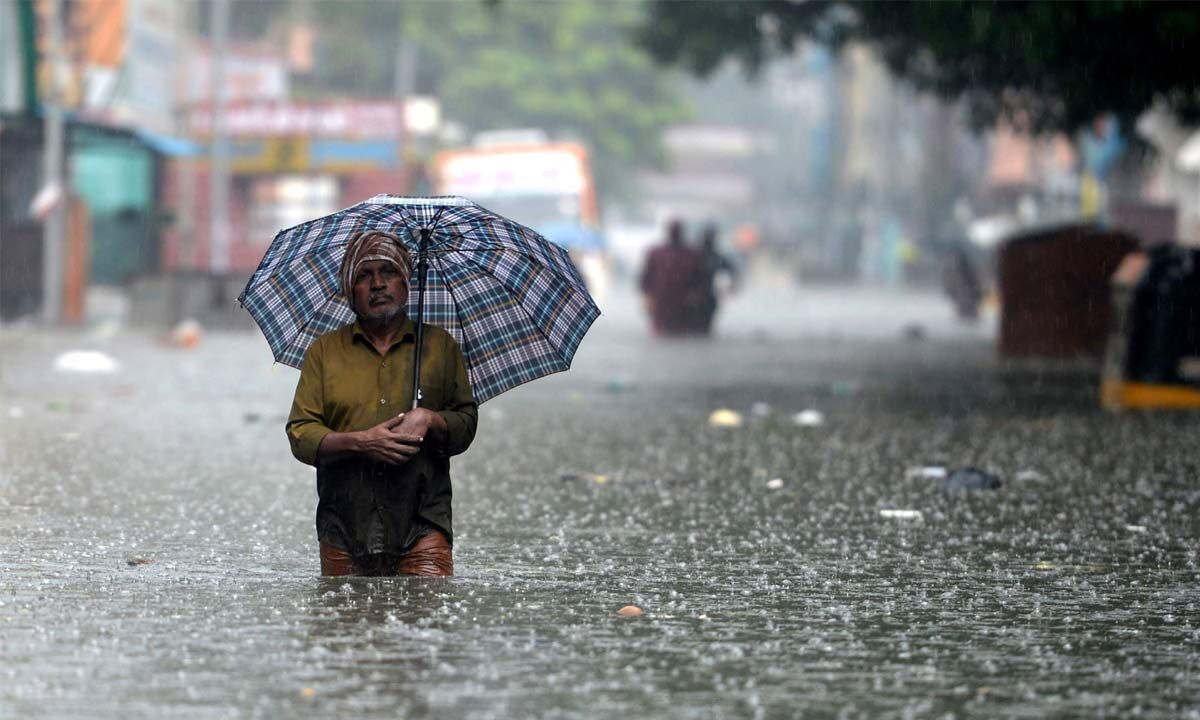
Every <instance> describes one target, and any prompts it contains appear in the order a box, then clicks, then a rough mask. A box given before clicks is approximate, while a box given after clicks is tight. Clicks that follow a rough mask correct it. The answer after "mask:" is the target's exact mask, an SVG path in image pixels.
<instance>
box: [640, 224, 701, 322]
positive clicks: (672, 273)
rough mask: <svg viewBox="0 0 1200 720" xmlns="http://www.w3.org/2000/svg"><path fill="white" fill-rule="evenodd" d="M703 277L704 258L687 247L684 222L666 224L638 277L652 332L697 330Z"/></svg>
mask: <svg viewBox="0 0 1200 720" xmlns="http://www.w3.org/2000/svg"><path fill="white" fill-rule="evenodd" d="M705 279H706V278H705V274H704V262H703V258H702V257H701V256H700V253H699V252H697V251H696V250H695V249H693V248H690V247H688V245H687V242H686V241H685V239H684V233H683V223H682V222H681V221H679V220H672V221H671V222H670V223H668V225H667V239H666V242H664V243H662V244H659V245H656V246H654V247H653V248H651V249H650V252H649V253H647V255H646V262H645V264H644V265H643V266H642V273H641V276H640V277H639V279H638V285H639V287H640V289H641V292H642V297H643V300H644V302H645V305H646V310H647V312H648V313H649V315H650V323H651V325H652V327H653V328H654V334H655V335H659V336H663V337H669V336H678V335H688V334H693V333H695V332H696V321H695V317H696V313H697V309H698V308H699V307H700V306H701V304H702V302H703V298H704V283H705ZM711 284H712V283H711V281H710V282H709V285H711Z"/></svg>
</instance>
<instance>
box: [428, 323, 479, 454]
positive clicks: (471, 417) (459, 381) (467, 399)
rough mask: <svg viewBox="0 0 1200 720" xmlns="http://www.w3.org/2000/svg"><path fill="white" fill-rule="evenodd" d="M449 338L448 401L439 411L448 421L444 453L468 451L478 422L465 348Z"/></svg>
mask: <svg viewBox="0 0 1200 720" xmlns="http://www.w3.org/2000/svg"><path fill="white" fill-rule="evenodd" d="M447 340H448V341H447V343H446V346H447V347H446V353H445V356H446V380H447V386H446V405H445V407H444V408H443V409H442V410H440V411H438V414H439V415H441V416H442V418H443V419H444V420H445V421H446V444H445V445H444V446H443V447H442V453H443V454H445V455H447V456H448V455H458V454H459V453H462V452H465V451H466V449H467V448H468V447H470V446H471V441H472V440H474V439H475V427H476V425H477V423H478V422H479V405H478V403H476V402H475V395H474V393H472V392H471V381H470V379H468V377H467V366H466V363H464V362H463V356H462V350H460V349H459V347H458V344H457V343H455V342H454V340H453V339H451V338H449V336H447Z"/></svg>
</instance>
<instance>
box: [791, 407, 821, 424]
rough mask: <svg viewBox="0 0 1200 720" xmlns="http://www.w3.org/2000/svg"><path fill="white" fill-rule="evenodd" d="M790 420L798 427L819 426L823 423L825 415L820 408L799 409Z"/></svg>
mask: <svg viewBox="0 0 1200 720" xmlns="http://www.w3.org/2000/svg"><path fill="white" fill-rule="evenodd" d="M792 422H794V423H796V424H797V425H799V426H800V427H820V426H822V425H824V424H825V415H824V414H823V413H822V412H821V411H820V410H813V409H812V408H809V409H808V410H801V411H800V412H798V413H796V414H795V415H794V416H793V417H792Z"/></svg>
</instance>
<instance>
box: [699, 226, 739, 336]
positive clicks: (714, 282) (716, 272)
mask: <svg viewBox="0 0 1200 720" xmlns="http://www.w3.org/2000/svg"><path fill="white" fill-rule="evenodd" d="M700 272H701V280H700V304H699V306H698V307H697V310H696V331H697V332H700V333H702V334H704V335H711V334H712V325H713V319H714V318H715V317H716V315H717V309H718V308H719V307H720V304H721V296H722V295H725V294H726V293H729V292H733V291H735V290H736V288H737V277H738V276H737V268H736V267H734V265H733V263H732V262H731V261H730V260H729V258H727V257H725V256H724V255H722V254H721V252H720V251H719V250H718V249H717V226H716V224H715V223H709V224H708V225H705V226H704V230H703V232H701V234H700Z"/></svg>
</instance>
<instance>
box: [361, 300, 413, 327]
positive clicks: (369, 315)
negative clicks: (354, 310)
mask: <svg viewBox="0 0 1200 720" xmlns="http://www.w3.org/2000/svg"><path fill="white" fill-rule="evenodd" d="M405 310H407V308H405V307H404V306H403V305H400V304H397V305H396V306H395V308H394V309H389V310H381V311H377V312H374V313H373V312H371V310H370V309H369V308H368V309H367V311H366V312H361V313H359V314H358V319H359V320H360V321H364V320H365V321H368V322H372V323H375V324H378V325H391V324H392V323H394V322H396V321H397V320H400V319H402V318H403V317H404V312H405Z"/></svg>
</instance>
